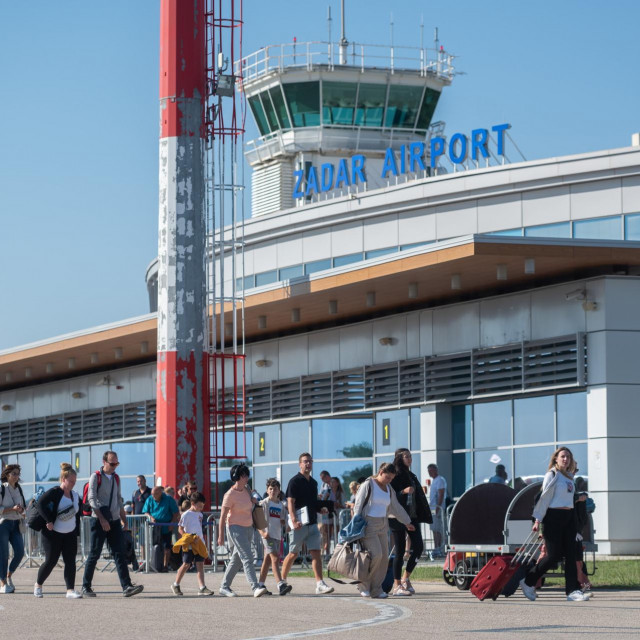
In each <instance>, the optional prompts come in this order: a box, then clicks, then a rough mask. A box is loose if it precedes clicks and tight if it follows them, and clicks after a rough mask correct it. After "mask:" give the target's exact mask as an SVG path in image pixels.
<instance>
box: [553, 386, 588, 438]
mask: <svg viewBox="0 0 640 640" xmlns="http://www.w3.org/2000/svg"><path fill="white" fill-rule="evenodd" d="M557 412H558V442H569V441H571V440H586V438H587V394H586V392H582V393H567V394H562V395H559V396H558V397H557Z"/></svg>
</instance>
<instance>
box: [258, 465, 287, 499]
mask: <svg viewBox="0 0 640 640" xmlns="http://www.w3.org/2000/svg"><path fill="white" fill-rule="evenodd" d="M279 470H280V465H279V464H268V465H265V466H261V465H256V466H254V467H253V476H252V478H251V487H252V488H253V489H255V490H256V491H257V492H258V493H259V494H260V495H261V496H263V495H264V494H265V493H266V491H267V479H268V478H277V477H278V471H279ZM285 490H286V487H285Z"/></svg>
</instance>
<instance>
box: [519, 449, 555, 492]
mask: <svg viewBox="0 0 640 640" xmlns="http://www.w3.org/2000/svg"><path fill="white" fill-rule="evenodd" d="M555 450H556V448H555V447H554V446H553V445H547V446H544V447H522V448H521V449H514V457H515V465H516V469H515V478H516V479H515V485H516V487H519V486H521V481H523V482H524V483H525V484H531V483H532V482H537V481H538V480H542V478H544V474H545V473H546V472H547V467H548V466H549V460H550V459H551V456H552V455H553V452H554V451H555Z"/></svg>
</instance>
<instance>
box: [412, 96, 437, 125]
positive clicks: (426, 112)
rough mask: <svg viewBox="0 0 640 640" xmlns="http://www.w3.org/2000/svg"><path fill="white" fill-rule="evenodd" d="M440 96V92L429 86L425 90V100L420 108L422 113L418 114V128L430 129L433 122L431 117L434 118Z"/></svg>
mask: <svg viewBox="0 0 640 640" xmlns="http://www.w3.org/2000/svg"><path fill="white" fill-rule="evenodd" d="M439 98H440V92H439V91H434V90H433V89H429V88H427V90H426V91H425V92H424V100H423V101H422V107H421V109H420V115H419V116H418V124H417V128H418V129H428V128H429V125H430V124H431V118H433V112H434V111H435V110H436V105H437V104H438V99H439Z"/></svg>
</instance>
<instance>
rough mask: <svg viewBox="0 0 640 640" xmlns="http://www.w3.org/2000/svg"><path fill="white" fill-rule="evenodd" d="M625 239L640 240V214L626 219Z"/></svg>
mask: <svg viewBox="0 0 640 640" xmlns="http://www.w3.org/2000/svg"><path fill="white" fill-rule="evenodd" d="M624 239H625V240H640V214H639V213H636V214H634V215H631V216H625V217H624Z"/></svg>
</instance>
